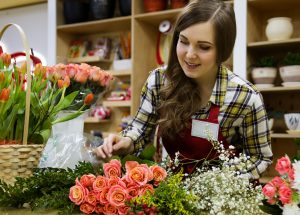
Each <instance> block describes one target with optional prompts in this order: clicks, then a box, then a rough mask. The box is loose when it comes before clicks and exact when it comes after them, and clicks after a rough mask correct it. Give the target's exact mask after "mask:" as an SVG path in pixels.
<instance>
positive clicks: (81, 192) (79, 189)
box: [69, 179, 89, 205]
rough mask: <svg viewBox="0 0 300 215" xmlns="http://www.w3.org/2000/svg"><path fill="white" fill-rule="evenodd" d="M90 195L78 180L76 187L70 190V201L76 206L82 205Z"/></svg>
mask: <svg viewBox="0 0 300 215" xmlns="http://www.w3.org/2000/svg"><path fill="white" fill-rule="evenodd" d="M88 193H89V191H88V189H87V188H85V187H84V186H82V185H81V184H80V182H79V181H78V179H76V185H74V186H73V187H71V188H70V193H69V199H70V200H71V201H72V202H74V203H75V205H80V204H81V203H82V202H83V201H84V200H85V197H86V195H88Z"/></svg>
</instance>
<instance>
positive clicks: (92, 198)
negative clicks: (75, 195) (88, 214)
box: [85, 191, 97, 206]
mask: <svg viewBox="0 0 300 215" xmlns="http://www.w3.org/2000/svg"><path fill="white" fill-rule="evenodd" d="M85 202H86V203H89V204H90V205H93V206H96V204H97V193H96V192H95V191H91V192H89V194H87V195H86V196H85Z"/></svg>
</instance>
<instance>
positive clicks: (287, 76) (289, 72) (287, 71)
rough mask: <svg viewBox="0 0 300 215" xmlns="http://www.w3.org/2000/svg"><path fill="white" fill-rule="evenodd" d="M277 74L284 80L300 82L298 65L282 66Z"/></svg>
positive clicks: (299, 66)
mask: <svg viewBox="0 0 300 215" xmlns="http://www.w3.org/2000/svg"><path fill="white" fill-rule="evenodd" d="M279 74H280V77H281V79H282V80H283V81H284V82H300V65H292V66H282V67H280V68H279Z"/></svg>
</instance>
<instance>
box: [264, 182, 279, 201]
mask: <svg viewBox="0 0 300 215" xmlns="http://www.w3.org/2000/svg"><path fill="white" fill-rule="evenodd" d="M262 191H263V194H264V195H265V196H266V197H268V198H269V199H270V198H273V197H274V196H275V194H276V187H274V185H273V184H272V183H267V184H266V185H265V186H264V187H263V189H262Z"/></svg>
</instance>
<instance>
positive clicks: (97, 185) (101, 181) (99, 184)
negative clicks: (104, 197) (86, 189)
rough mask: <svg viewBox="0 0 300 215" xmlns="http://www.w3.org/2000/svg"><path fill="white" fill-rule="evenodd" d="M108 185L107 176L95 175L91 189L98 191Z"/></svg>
mask: <svg viewBox="0 0 300 215" xmlns="http://www.w3.org/2000/svg"><path fill="white" fill-rule="evenodd" d="M107 185H108V182H107V178H106V177H104V176H101V175H100V176H97V178H96V179H95V181H94V182H93V189H94V190H96V191H98V192H100V191H102V190H103V189H104V188H106V187H107Z"/></svg>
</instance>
